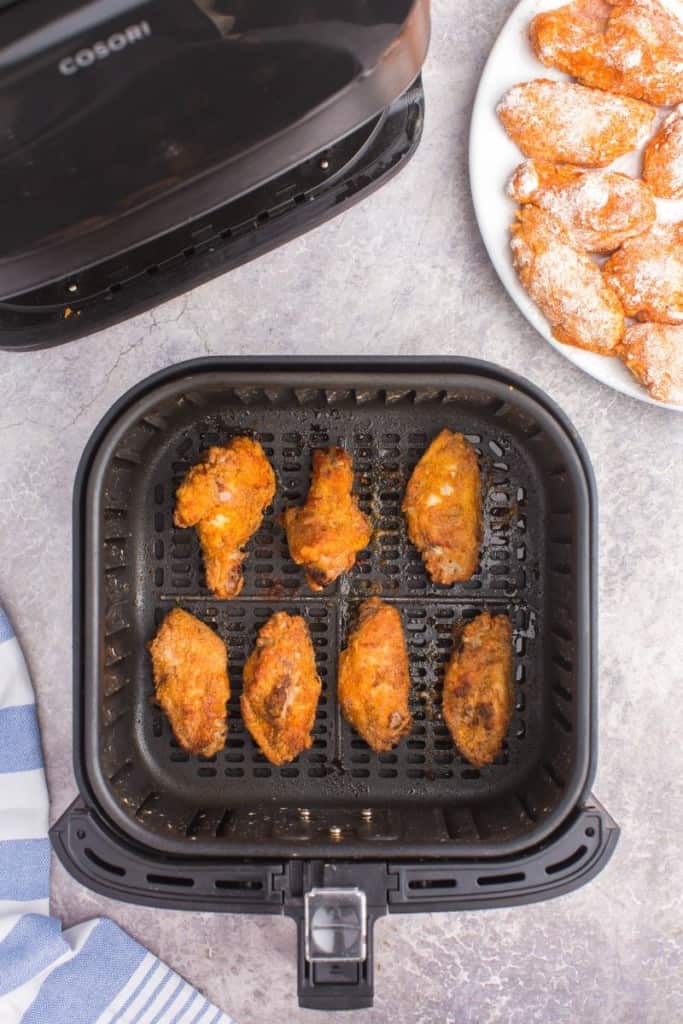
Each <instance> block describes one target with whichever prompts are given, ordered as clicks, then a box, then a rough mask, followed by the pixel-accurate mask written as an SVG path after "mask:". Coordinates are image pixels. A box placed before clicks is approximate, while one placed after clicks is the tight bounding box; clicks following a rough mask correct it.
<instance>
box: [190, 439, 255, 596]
mask: <svg viewBox="0 0 683 1024" xmlns="http://www.w3.org/2000/svg"><path fill="white" fill-rule="evenodd" d="M274 494H275V474H274V473H273V470H272V467H271V465H270V463H269V462H268V459H267V458H266V456H265V453H264V451H263V448H262V447H261V445H260V444H259V443H258V441H252V440H251V439H250V438H248V437H235V438H233V440H232V441H230V442H229V443H228V444H227V445H226V446H225V447H224V448H209V450H208V452H207V453H206V455H205V456H204V459H203V460H202V462H199V463H197V465H196V466H193V467H192V468H191V469H190V471H189V472H188V474H187V476H186V477H185V479H184V480H183V482H182V483H181V485H180V487H179V488H178V491H177V493H176V508H175V517H174V522H175V525H176V526H181V527H187V526H196V527H197V533H198V534H199V542H200V544H201V547H202V554H203V555H204V566H205V569H206V582H207V584H208V586H209V589H210V590H212V591H213V593H214V594H215V595H216V597H223V598H227V597H235V596H236V595H237V594H239V592H240V591H241V589H242V586H243V583H244V579H243V577H242V562H243V561H244V559H245V558H246V557H247V556H246V554H245V553H244V552H243V551H242V548H243V547H244V545H245V544H246V543H247V541H248V540H249V538H250V537H251V536H252V535H253V534H254V533H255V532H256V531H257V530H258V528H259V526H260V525H261V521H262V519H263V512H264V510H265V509H266V508H267V507H268V505H269V504H270V503H271V501H272V500H273V496H274Z"/></svg>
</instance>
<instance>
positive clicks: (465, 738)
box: [443, 612, 514, 768]
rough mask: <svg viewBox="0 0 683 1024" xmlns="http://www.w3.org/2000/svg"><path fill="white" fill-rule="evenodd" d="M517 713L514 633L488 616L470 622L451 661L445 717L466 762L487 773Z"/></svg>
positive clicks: (504, 617)
mask: <svg viewBox="0 0 683 1024" xmlns="http://www.w3.org/2000/svg"><path fill="white" fill-rule="evenodd" d="M513 709H514V691H513V685H512V627H511V625H510V620H509V618H508V617H507V615H496V616H494V617H492V616H491V615H490V614H489V613H488V612H483V613H482V614H481V615H478V616H477V618H476V619H473V621H472V622H468V623H467V625H466V626H465V628H464V629H463V631H462V635H461V638H460V645H459V647H458V648H457V649H456V650H455V651H454V653H453V656H452V657H451V660H450V663H449V665H448V668H447V669H446V676H445V680H444V688H443V717H444V721H445V722H446V725H447V726H448V730H449V732H450V734H451V736H452V737H453V742H454V743H455V745H456V747H457V748H458V750H459V751H460V753H461V754H463V756H464V757H466V758H467V760H468V761H469V762H470V764H473V765H475V767H477V768H481V767H483V766H484V765H486V764H490V763H491V761H493V759H494V758H495V756H496V754H498V752H499V751H500V749H501V747H502V745H503V740H504V739H505V736H506V735H507V731H508V729H509V728H510V721H511V719H512V712H513Z"/></svg>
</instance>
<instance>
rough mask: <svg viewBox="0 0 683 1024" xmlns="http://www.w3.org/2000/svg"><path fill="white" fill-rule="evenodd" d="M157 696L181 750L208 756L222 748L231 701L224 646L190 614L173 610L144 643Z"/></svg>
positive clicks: (226, 653)
mask: <svg viewBox="0 0 683 1024" xmlns="http://www.w3.org/2000/svg"><path fill="white" fill-rule="evenodd" d="M149 653H150V655H151V657H152V669H153V674H154V686H155V688H156V696H157V700H158V701H159V703H160V704H161V706H162V708H163V709H164V711H165V712H166V714H167V716H168V719H169V721H170V723H171V728H172V729H173V734H174V736H175V738H176V739H177V740H178V743H179V744H180V745H181V747H183V749H184V750H187V751H189V752H190V753H191V754H203V755H204V757H211V756H212V755H213V754H215V753H216V752H217V751H218V750H220V749H221V748H222V747H223V744H224V743H225V736H226V732H227V723H228V712H227V709H226V704H227V702H228V700H229V699H230V680H229V679H228V652H227V647H226V645H225V644H224V643H223V641H222V640H221V638H220V637H219V636H217V635H216V634H215V633H214V631H213V630H212V629H210V628H209V626H207V625H206V624H205V623H204V622H201V621H200V620H199V619H196V618H195V617H194V615H190V613H189V612H185V611H183V610H182V609H181V608H174V609H173V610H172V611H170V612H169V613H168V615H167V616H166V618H165V619H164V621H163V622H162V623H161V625H160V626H159V629H158V630H157V634H156V636H155V637H154V639H153V640H152V641H151V643H150V644H149Z"/></svg>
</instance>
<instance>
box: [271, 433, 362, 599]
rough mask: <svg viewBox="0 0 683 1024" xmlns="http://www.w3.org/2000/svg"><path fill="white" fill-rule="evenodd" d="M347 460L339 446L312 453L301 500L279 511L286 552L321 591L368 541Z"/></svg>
mask: <svg viewBox="0 0 683 1024" xmlns="http://www.w3.org/2000/svg"><path fill="white" fill-rule="evenodd" d="M352 487H353V462H352V461H351V456H350V455H349V453H348V452H346V451H344V449H343V448H328V449H326V450H323V449H318V450H317V451H314V452H313V472H312V476H311V486H310V490H309V492H308V497H307V498H306V504H305V505H303V506H301V507H300V508H288V509H287V510H286V511H285V514H284V516H283V521H284V525H285V530H286V531H287V543H288V544H289V552H290V554H291V556H292V558H293V559H294V561H295V562H296V564H297V565H303V566H304V569H305V571H306V579H307V580H308V585H309V586H310V588H311V590H322V589H323V588H324V587H326V586H328V584H330V583H332V582H333V581H334V580H336V579H337V577H338V576H341V574H342V573H344V572H348V571H349V569H351V568H352V567H353V565H354V563H355V561H356V555H357V554H358V552H359V551H362V550H363V548H364V547H367V545H368V544H369V543H370V538H371V537H372V523H371V522H370V520H369V519H368V517H367V516H366V515H364V513H363V512H361V510H360V508H359V507H358V499H357V498H355V497H354V496H353V495H352V494H351V488H352Z"/></svg>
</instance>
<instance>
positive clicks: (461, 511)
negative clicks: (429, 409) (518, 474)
mask: <svg viewBox="0 0 683 1024" xmlns="http://www.w3.org/2000/svg"><path fill="white" fill-rule="evenodd" d="M402 507H403V512H404V514H405V517H406V520H407V523H408V536H409V537H410V540H411V541H412V542H413V544H414V545H415V547H416V548H417V549H418V551H419V552H420V554H421V555H422V560H423V561H424V564H425V568H426V569H427V572H428V573H429V575H430V576H431V578H432V579H433V580H434V582H435V583H442V584H449V583H460V582H463V581H464V580H468V579H470V577H471V576H473V575H474V572H475V571H476V568H477V564H478V562H479V548H480V546H481V541H482V494H481V475H480V473H479V463H478V461H477V453H476V452H475V450H474V448H473V447H472V446H471V445H470V444H469V443H468V442H467V441H466V440H465V438H464V437H463V436H462V434H453V433H451V431H450V430H442V431H441V433H440V434H439V435H438V436H437V437H435V438H434V440H433V441H432V443H431V444H430V446H429V448H428V449H427V451H426V452H425V453H424V455H423V456H422V458H421V459H420V461H419V462H418V464H417V466H416V467H415V469H414V470H413V474H412V476H411V478H410V480H409V481H408V486H407V487H406V493H405V496H404V498H403V506H402Z"/></svg>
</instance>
